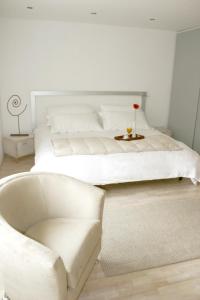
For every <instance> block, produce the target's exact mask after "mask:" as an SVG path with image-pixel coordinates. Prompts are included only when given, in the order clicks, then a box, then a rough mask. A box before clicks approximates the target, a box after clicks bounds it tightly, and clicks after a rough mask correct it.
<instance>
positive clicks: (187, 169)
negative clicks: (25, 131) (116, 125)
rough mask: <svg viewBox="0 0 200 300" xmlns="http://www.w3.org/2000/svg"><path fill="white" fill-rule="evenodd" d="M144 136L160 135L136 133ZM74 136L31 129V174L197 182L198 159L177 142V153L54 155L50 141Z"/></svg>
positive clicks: (98, 179)
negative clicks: (33, 137)
mask: <svg viewBox="0 0 200 300" xmlns="http://www.w3.org/2000/svg"><path fill="white" fill-rule="evenodd" d="M139 133H140V134H143V135H145V136H153V135H157V134H161V133H160V132H158V131H157V130H154V129H152V130H144V131H141V132H139ZM120 134H122V133H121V132H105V131H100V132H96V133H84V134H83V133H79V134H77V135H76V137H82V136H84V137H96V136H99V137H113V136H115V135H120ZM55 137H56V138H58V137H59V138H66V137H74V134H73V135H72V134H66V135H56V136H55V135H53V136H52V135H51V134H50V131H49V129H48V127H45V126H44V127H40V128H37V129H36V130H35V153H36V155H35V166H34V167H33V168H32V170H33V171H49V172H56V173H64V174H66V175H69V176H72V177H75V178H78V179H80V180H83V181H85V182H88V183H91V184H96V185H103V184H110V183H120V182H131V181H141V180H153V179H164V178H176V177H187V178H191V179H192V180H193V181H200V156H199V155H198V154H197V153H196V152H194V151H193V150H191V149H190V148H189V147H187V146H186V145H185V144H183V143H181V142H177V141H176V142H177V144H178V145H179V146H180V148H182V150H180V151H148V152H133V153H131V152H129V153H114V154H107V155H104V154H98V155H67V156H55V154H54V149H53V145H52V142H51V140H52V138H55Z"/></svg>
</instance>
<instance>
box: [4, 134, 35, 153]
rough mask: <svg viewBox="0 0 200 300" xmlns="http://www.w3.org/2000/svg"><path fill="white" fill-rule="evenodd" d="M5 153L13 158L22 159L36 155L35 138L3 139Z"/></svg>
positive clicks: (14, 137)
mask: <svg viewBox="0 0 200 300" xmlns="http://www.w3.org/2000/svg"><path fill="white" fill-rule="evenodd" d="M3 149H4V153H6V154H8V155H9V156H11V157H13V158H16V159H18V158H20V157H23V156H27V155H31V154H33V153H34V138H33V135H29V136H7V137H3Z"/></svg>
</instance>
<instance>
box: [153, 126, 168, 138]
mask: <svg viewBox="0 0 200 300" xmlns="http://www.w3.org/2000/svg"><path fill="white" fill-rule="evenodd" d="M156 129H157V130H159V131H160V132H162V133H164V134H166V135H168V136H172V132H171V130H170V129H169V128H166V127H156Z"/></svg>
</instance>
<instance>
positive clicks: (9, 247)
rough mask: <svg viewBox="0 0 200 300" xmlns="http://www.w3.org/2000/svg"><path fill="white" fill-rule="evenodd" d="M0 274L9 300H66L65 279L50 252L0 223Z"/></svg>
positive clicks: (54, 256) (59, 263)
mask: <svg viewBox="0 0 200 300" xmlns="http://www.w3.org/2000/svg"><path fill="white" fill-rule="evenodd" d="M0 245H1V247H0V272H1V273H2V275H3V280H4V282H3V285H4V289H5V292H6V294H7V295H8V296H9V298H10V299H15V300H27V299H28V300H35V299H48V300H66V299H67V278H66V272H65V268H64V265H63V262H62V260H61V259H60V258H59V256H58V255H56V254H55V253H54V252H53V251H51V250H50V249H48V248H46V247H45V246H43V245H41V244H40V243H38V242H36V241H34V240H32V239H30V238H28V237H26V236H25V235H23V234H21V233H19V232H18V231H16V230H15V229H13V228H12V227H11V226H9V224H7V223H6V222H4V220H3V219H1V220H0Z"/></svg>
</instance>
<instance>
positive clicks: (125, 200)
mask: <svg viewBox="0 0 200 300" xmlns="http://www.w3.org/2000/svg"><path fill="white" fill-rule="evenodd" d="M103 229H104V230H103V242H102V252H101V260H100V261H101V265H102V268H103V271H104V272H105V274H106V275H107V276H113V275H118V274H122V273H129V272H133V271H138V270H143V269H148V268H152V267H158V266H162V265H167V264H172V263H176V262H180V261H184V260H189V259H194V258H199V257H200V190H199V187H195V186H193V185H192V184H191V182H189V181H186V182H185V183H184V182H183V183H178V182H177V181H171V182H167V181H165V182H163V184H159V185H158V183H156V182H155V183H149V186H148V184H146V185H145V184H143V185H142V183H138V184H135V185H134V184H132V185H131V184H129V185H128V184H127V185H119V187H117V186H115V187H114V188H113V187H110V188H108V196H107V199H106V203H105V211H104V221H103Z"/></svg>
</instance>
